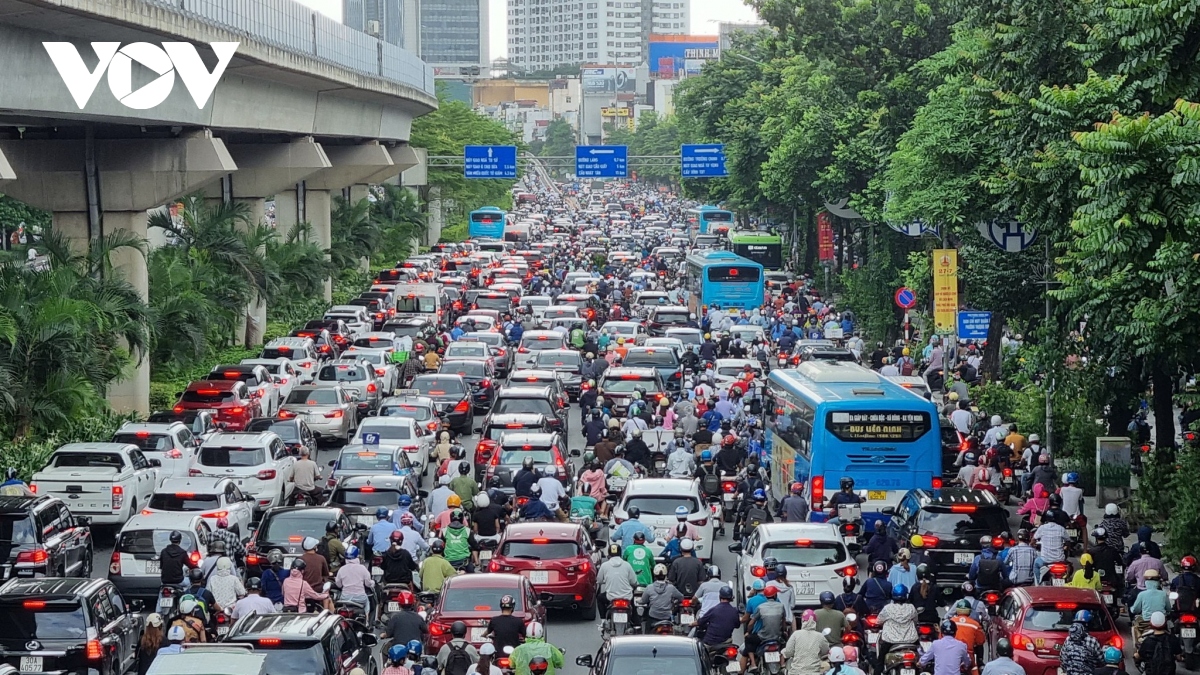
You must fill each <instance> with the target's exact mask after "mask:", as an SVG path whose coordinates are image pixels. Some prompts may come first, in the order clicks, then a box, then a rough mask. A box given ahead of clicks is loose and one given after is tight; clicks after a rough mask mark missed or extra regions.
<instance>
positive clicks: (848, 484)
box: [838, 476, 854, 491]
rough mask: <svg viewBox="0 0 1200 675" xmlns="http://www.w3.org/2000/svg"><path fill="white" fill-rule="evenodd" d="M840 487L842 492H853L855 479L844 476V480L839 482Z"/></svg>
mask: <svg viewBox="0 0 1200 675" xmlns="http://www.w3.org/2000/svg"><path fill="white" fill-rule="evenodd" d="M838 485H840V486H841V488H842V490H845V491H850V490H853V489H854V479H853V478H851V477H849V476H842V479H841V480H839V481H838Z"/></svg>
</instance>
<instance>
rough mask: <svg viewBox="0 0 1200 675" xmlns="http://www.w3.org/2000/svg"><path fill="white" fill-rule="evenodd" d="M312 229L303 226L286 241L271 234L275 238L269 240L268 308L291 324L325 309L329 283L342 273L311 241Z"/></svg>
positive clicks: (298, 227) (267, 240)
mask: <svg viewBox="0 0 1200 675" xmlns="http://www.w3.org/2000/svg"><path fill="white" fill-rule="evenodd" d="M266 229H268V230H269V228H266ZM311 229H312V228H311V226H310V225H309V224H308V223H300V224H299V225H297V226H296V227H295V228H293V229H292V231H291V232H289V233H288V236H287V238H286V239H281V238H280V237H279V235H278V233H277V232H275V231H273V230H269V231H270V234H271V236H270V237H268V238H266V240H265V241H266V256H267V261H268V265H269V277H268V280H269V283H268V284H267V302H268V307H270V311H271V313H272V314H273V315H275V316H277V317H286V319H287V320H288V321H289V322H295V321H302V320H304V319H308V318H311V317H312V316H313V314H316V313H320V312H322V311H323V310H324V309H325V306H326V304H325V297H324V294H325V280H326V279H328V278H329V277H331V276H332V275H334V274H336V273H337V269H338V268H337V266H336V265H334V264H333V262H332V261H330V260H327V259H326V258H325V254H326V251H324V250H322V249H321V247H320V246H318V245H316V244H314V243H312V242H311V241H310V240H309V233H310V231H311Z"/></svg>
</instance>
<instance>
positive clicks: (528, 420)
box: [488, 413, 546, 425]
mask: <svg viewBox="0 0 1200 675" xmlns="http://www.w3.org/2000/svg"><path fill="white" fill-rule="evenodd" d="M545 423H546V416H545V415H543V414H541V413H498V414H495V415H491V416H490V417H488V424H489V425H497V424H545Z"/></svg>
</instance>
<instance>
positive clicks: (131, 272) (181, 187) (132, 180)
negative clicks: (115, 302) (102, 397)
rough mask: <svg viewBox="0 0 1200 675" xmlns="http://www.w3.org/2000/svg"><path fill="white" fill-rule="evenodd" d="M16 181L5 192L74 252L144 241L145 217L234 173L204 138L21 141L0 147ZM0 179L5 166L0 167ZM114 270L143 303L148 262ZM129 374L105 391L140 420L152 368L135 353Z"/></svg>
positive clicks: (131, 260) (123, 256)
mask: <svg viewBox="0 0 1200 675" xmlns="http://www.w3.org/2000/svg"><path fill="white" fill-rule="evenodd" d="M0 153H2V154H3V155H4V156H6V157H7V158H8V162H9V163H11V172H12V173H15V178H14V179H13V180H11V181H10V182H8V183H5V184H4V192H5V193H6V194H9V195H11V196H12V197H14V198H16V199H19V200H21V201H23V202H25V203H27V204H30V205H32V206H36V207H38V208H42V209H45V210H47V211H50V212H51V213H52V214H53V223H54V227H55V229H57V230H59V231H60V232H63V233H64V234H65V235H66V236H67V237H68V238H69V239H70V240H72V241H73V242H74V245H76V246H78V247H79V250H81V251H82V250H86V247H87V246H89V245H91V242H92V241H94V240H97V239H99V238H100V237H103V236H105V235H108V234H112V233H115V232H118V231H121V230H125V231H128V232H132V233H133V234H134V236H135V237H137V238H138V239H140V240H142V241H143V242H144V241H145V240H146V221H147V218H148V214H147V210H148V209H151V208H154V207H157V206H161V205H162V204H166V203H168V202H171V201H173V200H176V199H178V198H179V197H182V196H184V195H186V194H188V193H190V192H193V191H194V190H196V189H197V188H199V187H200V186H201V185H203V184H205V183H207V182H209V181H211V180H212V179H214V178H216V177H218V176H220V175H222V174H227V173H229V172H231V171H235V170H237V165H236V164H235V163H234V162H233V159H232V158H231V157H230V155H229V153H228V151H226V149H225V145H224V143H223V142H222V141H221V140H220V139H218V138H213V137H212V135H211V134H210V133H209V132H207V131H198V132H192V133H189V134H184V135H181V136H179V137H176V138H168V139H147V138H140V137H139V138H133V139H92V138H86V139H22V140H10V141H0ZM0 177H3V167H0ZM111 262H112V264H113V268H114V269H115V270H116V271H117V273H118V274H120V275H121V276H122V277H123V278H124V279H126V280H127V281H128V282H129V283H130V284H132V285H133V287H134V288H135V289H137V291H138V293H139V294H140V295H141V296H142V298H143V299H147V298H148V281H147V279H148V278H147V271H146V258H145V254H144V253H143V252H142V251H141V250H137V249H122V250H119V251H116V252H114V253H113V254H112V256H111ZM133 356H134V358H135V359H136V364H135V365H134V366H133V368H132V372H130V373H128V375H127V376H126V377H125V378H123V379H122V380H120V381H118V382H116V383H114V384H113V385H112V386H110V387H109V389H108V392H107V396H108V400H109V403H110V404H111V405H112V406H113V409H114V410H116V411H118V412H138V413H142V414H146V413H148V412H149V406H150V398H149V397H150V363H149V361H148V360H147V359H146V357H145V355H144V354H138V353H135V354H134V355H133Z"/></svg>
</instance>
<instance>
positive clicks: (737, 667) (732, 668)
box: [725, 661, 742, 673]
mask: <svg viewBox="0 0 1200 675" xmlns="http://www.w3.org/2000/svg"><path fill="white" fill-rule="evenodd" d="M725 672H727V673H740V672H742V664H740V663H738V662H737V661H730V662H729V663H726V664H725Z"/></svg>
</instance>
